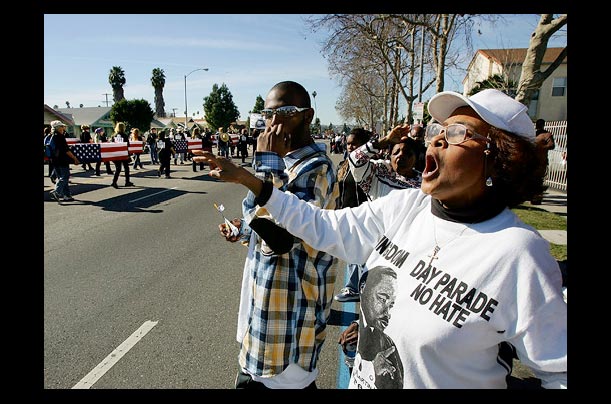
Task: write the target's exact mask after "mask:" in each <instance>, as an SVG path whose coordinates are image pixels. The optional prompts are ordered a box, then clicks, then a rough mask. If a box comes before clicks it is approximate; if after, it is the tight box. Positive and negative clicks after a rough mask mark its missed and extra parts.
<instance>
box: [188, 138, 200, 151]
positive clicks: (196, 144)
mask: <svg viewBox="0 0 611 404" xmlns="http://www.w3.org/2000/svg"><path fill="white" fill-rule="evenodd" d="M187 142H188V143H189V146H188V149H189V150H201V149H202V140H201V139H188V140H187Z"/></svg>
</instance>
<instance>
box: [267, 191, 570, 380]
mask: <svg viewBox="0 0 611 404" xmlns="http://www.w3.org/2000/svg"><path fill="white" fill-rule="evenodd" d="M265 208H267V210H268V211H269V212H270V214H271V215H272V216H273V217H274V218H275V219H276V220H277V221H278V222H279V223H281V224H282V225H283V226H284V227H285V228H286V229H287V230H288V231H289V232H290V233H292V234H293V235H295V236H296V237H299V238H301V239H303V240H304V241H305V242H306V243H308V244H309V245H310V246H311V247H312V248H315V249H319V250H322V251H326V252H328V253H330V254H332V255H335V256H337V257H339V258H340V259H343V260H345V261H354V262H357V261H358V262H366V266H367V268H376V267H379V266H386V267H390V268H391V269H393V270H394V271H395V272H396V274H397V288H396V300H395V303H394V306H393V307H392V309H390V313H389V315H390V318H389V320H388V325H387V327H385V329H384V330H383V331H384V334H386V335H387V336H388V337H389V338H390V339H391V340H392V341H394V344H395V345H396V350H397V352H398V354H399V357H400V360H401V364H402V368H403V387H404V388H506V382H505V376H506V375H507V370H506V368H505V367H503V366H502V365H501V364H500V363H499V362H497V356H498V344H499V343H501V342H503V341H507V342H509V343H510V344H512V345H513V346H514V347H515V348H516V351H517V354H518V357H519V359H520V361H521V362H522V363H523V364H524V365H526V366H528V367H530V368H531V369H532V370H533V371H534V372H535V374H536V375H537V376H538V377H540V378H541V379H542V386H543V387H545V388H554V387H566V371H567V339H566V334H567V328H566V325H567V322H566V321H567V311H566V310H567V306H566V303H565V302H564V300H563V296H562V290H561V284H562V280H561V273H560V270H559V268H558V264H557V262H556V261H555V259H554V258H553V257H552V256H551V254H550V252H549V243H548V242H547V241H546V240H545V239H544V238H542V237H541V236H540V235H539V233H538V232H537V231H536V230H535V229H533V228H532V227H530V226H528V225H526V224H524V223H523V222H522V221H521V220H520V219H519V218H518V217H517V216H516V215H515V214H514V213H513V212H512V211H511V210H509V209H505V210H504V211H502V212H501V213H500V214H499V215H497V216H496V217H494V218H492V219H489V220H486V221H483V222H480V223H476V224H468V225H466V224H463V223H455V222H450V221H445V220H442V219H440V218H438V217H435V216H433V214H432V213H431V198H430V196H428V195H425V194H424V193H422V192H421V191H420V190H419V189H403V190H396V191H392V192H391V193H390V194H389V195H387V196H385V197H382V198H379V199H377V200H375V201H373V202H369V203H364V204H362V205H360V206H359V207H356V208H352V209H350V208H348V209H341V210H321V209H318V208H316V207H313V206H311V205H308V204H307V203H302V202H301V201H300V200H299V199H298V198H296V197H295V196H293V195H291V194H289V193H283V192H281V191H279V190H277V189H274V190H273V192H272V195H271V197H270V199H269V201H268V202H267V203H266V205H265ZM435 239H437V240H435ZM435 245H438V246H439V247H441V248H440V250H439V252H438V254H437V257H436V259H431V257H430V256H431V255H432V253H433V249H434V247H435ZM355 260H356V261H355ZM429 262H431V264H430V265H429ZM366 304H367V302H365V301H363V302H361V318H363V306H364V305H366ZM359 344H360V338H359ZM360 348H361V347H360V346H359V347H358V348H357V350H358V351H359V352H358V353H357V356H356V359H355V363H354V368H353V371H352V376H351V380H350V385H349V387H350V388H375V387H376V383H375V381H376V372H375V371H374V365H373V362H370V361H366V360H363V359H362V357H361V353H362V352H360Z"/></svg>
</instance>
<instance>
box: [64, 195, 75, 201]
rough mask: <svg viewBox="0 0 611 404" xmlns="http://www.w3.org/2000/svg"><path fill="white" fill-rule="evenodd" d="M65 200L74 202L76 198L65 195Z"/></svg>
mask: <svg viewBox="0 0 611 404" xmlns="http://www.w3.org/2000/svg"><path fill="white" fill-rule="evenodd" d="M62 201H63V202H74V198H73V197H71V196H64V199H62Z"/></svg>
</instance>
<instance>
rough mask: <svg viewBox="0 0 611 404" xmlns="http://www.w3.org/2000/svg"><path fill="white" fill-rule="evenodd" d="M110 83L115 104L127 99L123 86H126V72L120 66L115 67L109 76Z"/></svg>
mask: <svg viewBox="0 0 611 404" xmlns="http://www.w3.org/2000/svg"><path fill="white" fill-rule="evenodd" d="M108 82H109V83H110V86H111V87H112V99H113V101H114V102H119V101H121V100H124V99H125V95H124V94H123V86H124V85H125V72H124V71H123V69H121V67H119V66H113V67H112V69H110V74H109V75H108Z"/></svg>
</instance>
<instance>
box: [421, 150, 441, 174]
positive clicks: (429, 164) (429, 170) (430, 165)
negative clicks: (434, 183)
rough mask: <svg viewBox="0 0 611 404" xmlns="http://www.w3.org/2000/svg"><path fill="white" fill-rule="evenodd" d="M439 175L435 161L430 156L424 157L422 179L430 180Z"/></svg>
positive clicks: (433, 157)
mask: <svg viewBox="0 0 611 404" xmlns="http://www.w3.org/2000/svg"><path fill="white" fill-rule="evenodd" d="M438 173H439V164H437V159H436V158H435V156H433V155H432V154H428V153H427V155H426V164H425V166H424V170H422V179H431V178H433V177H435V176H436V175H438Z"/></svg>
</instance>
